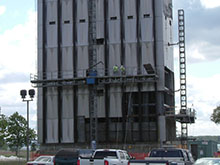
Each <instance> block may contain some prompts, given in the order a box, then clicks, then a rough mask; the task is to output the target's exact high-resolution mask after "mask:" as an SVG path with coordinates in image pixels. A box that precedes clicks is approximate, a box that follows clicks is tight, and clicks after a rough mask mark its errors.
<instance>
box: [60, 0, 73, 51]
mask: <svg viewBox="0 0 220 165" xmlns="http://www.w3.org/2000/svg"><path fill="white" fill-rule="evenodd" d="M61 2H62V10H61V11H62V14H61V15H62V17H61V30H62V32H61V34H62V35H61V37H62V46H63V47H65V46H72V45H73V17H72V15H73V13H72V12H73V11H72V1H70V0H68V1H61Z"/></svg>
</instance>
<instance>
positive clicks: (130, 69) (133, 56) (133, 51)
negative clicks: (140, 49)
mask: <svg viewBox="0 0 220 165" xmlns="http://www.w3.org/2000/svg"><path fill="white" fill-rule="evenodd" d="M125 55H126V57H125V66H126V74H127V75H136V74H137V44H136V43H133V44H128V43H127V44H125Z"/></svg>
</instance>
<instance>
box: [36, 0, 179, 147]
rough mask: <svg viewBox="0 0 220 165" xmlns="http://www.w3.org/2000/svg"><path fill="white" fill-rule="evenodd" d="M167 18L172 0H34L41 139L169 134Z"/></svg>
mask: <svg viewBox="0 0 220 165" xmlns="http://www.w3.org/2000/svg"><path fill="white" fill-rule="evenodd" d="M172 23H173V20H172V0H38V73H37V75H36V77H35V79H33V80H32V83H34V84H35V85H36V87H38V104H37V106H38V140H39V142H40V144H41V146H42V147H48V146H53V147H55V146H56V147H63V146H65V145H66V144H68V145H71V146H73V147H74V146H79V145H81V146H85V147H86V146H90V142H91V140H95V141H96V142H97V144H98V146H104V145H107V144H111V145H115V146H126V145H128V144H132V145H134V146H135V145H136V146H138V145H140V144H141V145H142V144H144V145H147V144H154V145H155V146H156V145H159V144H162V143H164V142H166V141H173V140H175V138H176V124H175V123H176V122H175V118H174V117H170V116H167V115H166V114H167V112H174V67H173V49H172V47H171V46H169V43H172ZM117 67H118V68H117Z"/></svg>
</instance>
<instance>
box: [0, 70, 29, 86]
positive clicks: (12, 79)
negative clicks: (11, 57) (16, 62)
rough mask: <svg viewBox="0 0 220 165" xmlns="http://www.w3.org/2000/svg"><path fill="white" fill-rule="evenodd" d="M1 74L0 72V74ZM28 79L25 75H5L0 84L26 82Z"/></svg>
mask: <svg viewBox="0 0 220 165" xmlns="http://www.w3.org/2000/svg"><path fill="white" fill-rule="evenodd" d="M0 73H1V72H0ZM29 80H30V77H29V76H28V75H27V74H25V73H15V72H14V73H7V74H6V75H4V76H3V77H1V78H0V84H8V83H18V82H28V81H29Z"/></svg>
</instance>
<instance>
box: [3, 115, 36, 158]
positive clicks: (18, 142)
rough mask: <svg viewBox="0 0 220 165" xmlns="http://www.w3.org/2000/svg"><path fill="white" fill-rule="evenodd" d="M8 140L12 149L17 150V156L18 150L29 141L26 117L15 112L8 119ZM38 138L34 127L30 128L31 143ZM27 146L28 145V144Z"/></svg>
mask: <svg viewBox="0 0 220 165" xmlns="http://www.w3.org/2000/svg"><path fill="white" fill-rule="evenodd" d="M7 133H8V134H7V138H6V141H7V143H8V146H9V148H10V150H11V151H15V153H16V156H17V155H18V151H19V150H20V149H21V148H22V147H23V146H25V145H26V142H27V136H26V134H27V121H26V119H25V118H24V117H23V116H21V115H19V114H18V112H15V113H14V114H13V115H11V116H10V117H9V119H8V128H7ZM35 138H36V133H35V131H34V129H29V143H30V142H31V141H32V140H34V139H35ZM26 146H27V145H26Z"/></svg>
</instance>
